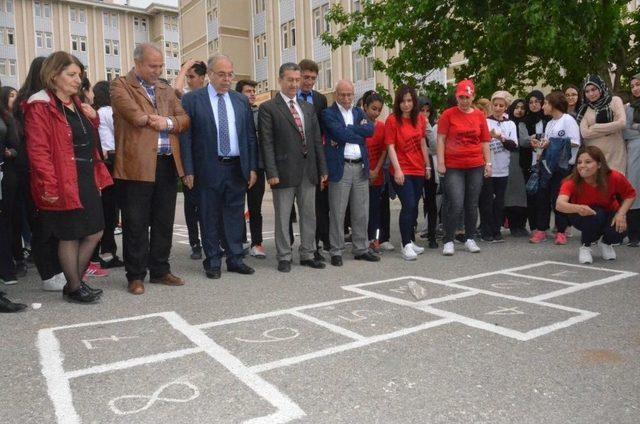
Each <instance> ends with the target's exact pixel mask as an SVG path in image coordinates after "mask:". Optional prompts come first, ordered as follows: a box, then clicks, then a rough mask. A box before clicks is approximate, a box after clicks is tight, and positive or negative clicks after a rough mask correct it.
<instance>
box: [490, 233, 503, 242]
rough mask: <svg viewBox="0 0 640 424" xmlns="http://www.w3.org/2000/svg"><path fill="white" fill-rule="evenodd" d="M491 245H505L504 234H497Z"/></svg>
mask: <svg viewBox="0 0 640 424" xmlns="http://www.w3.org/2000/svg"><path fill="white" fill-rule="evenodd" d="M491 243H504V238H503V237H502V234H496V235H495V236H493V241H492V242H491Z"/></svg>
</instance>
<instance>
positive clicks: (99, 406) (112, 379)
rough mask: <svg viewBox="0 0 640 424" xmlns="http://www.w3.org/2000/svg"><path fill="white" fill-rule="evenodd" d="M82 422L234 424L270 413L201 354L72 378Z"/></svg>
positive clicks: (269, 408) (271, 409)
mask: <svg viewBox="0 0 640 424" xmlns="http://www.w3.org/2000/svg"><path fill="white" fill-rule="evenodd" d="M70 385H71V391H72V393H73V401H74V402H73V404H74V407H75V409H76V412H77V413H78V415H79V416H80V420H81V422H83V423H117V424H120V423H123V424H124V423H136V424H159V423H185V424H186V423H199V422H203V417H206V420H205V421H206V422H208V423H232V422H233V423H239V422H243V421H245V420H248V419H252V418H256V417H263V416H265V415H268V414H272V413H274V412H275V411H276V410H275V408H274V407H273V406H272V405H270V404H269V403H268V402H267V401H266V400H264V399H263V398H261V397H260V396H258V395H257V394H256V393H255V392H253V391H252V390H251V389H249V388H248V387H247V386H245V385H244V384H243V383H242V382H240V381H239V380H237V379H236V378H235V376H233V375H232V374H231V373H230V372H229V371H228V370H227V369H225V368H224V367H223V366H222V365H220V364H219V363H218V362H216V361H215V360H214V359H212V358H211V357H210V356H208V355H207V354H205V353H197V354H193V355H187V356H184V357H181V358H175V359H170V360H167V361H163V362H157V363H152V364H147V365H140V366H135V367H132V368H128V369H123V370H117V371H110V372H105V373H101V374H92V375H88V376H83V377H78V378H74V379H72V380H71V382H70Z"/></svg>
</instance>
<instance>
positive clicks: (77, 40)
mask: <svg viewBox="0 0 640 424" xmlns="http://www.w3.org/2000/svg"><path fill="white" fill-rule="evenodd" d="M71 50H73V51H76V52H86V51H87V37H85V36H83V35H72V36H71Z"/></svg>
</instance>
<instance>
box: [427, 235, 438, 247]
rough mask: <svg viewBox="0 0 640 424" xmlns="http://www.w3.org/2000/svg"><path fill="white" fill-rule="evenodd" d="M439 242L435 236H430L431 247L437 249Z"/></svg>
mask: <svg viewBox="0 0 640 424" xmlns="http://www.w3.org/2000/svg"><path fill="white" fill-rule="evenodd" d="M437 248H438V242H437V241H436V238H435V236H433V237H429V249H437Z"/></svg>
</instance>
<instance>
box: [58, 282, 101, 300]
mask: <svg viewBox="0 0 640 424" xmlns="http://www.w3.org/2000/svg"><path fill="white" fill-rule="evenodd" d="M62 297H63V298H64V300H66V301H67V302H72V303H93V302H95V301H96V300H98V298H99V296H97V295H96V294H94V293H91V292H90V291H89V290H87V289H86V288H85V287H84V286H82V285H81V286H80V287H79V288H78V289H76V290H74V291H69V289H68V288H67V286H64V288H63V289H62Z"/></svg>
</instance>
